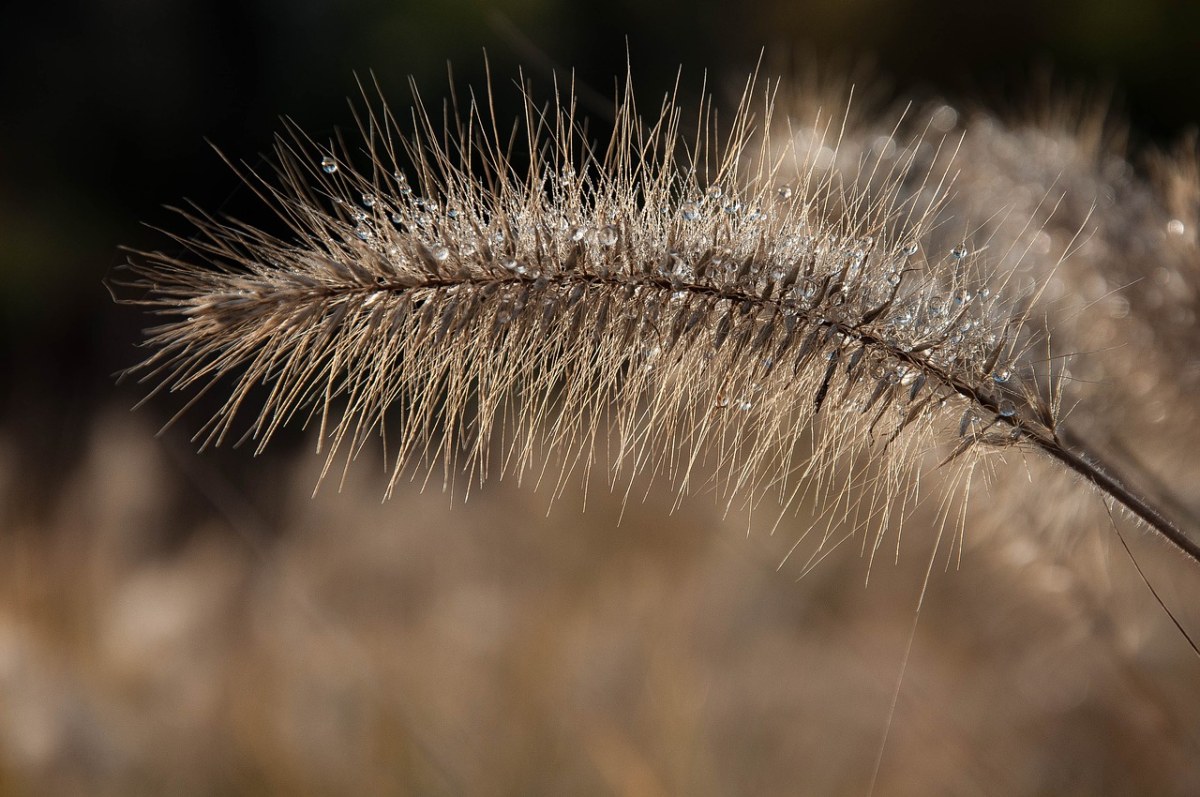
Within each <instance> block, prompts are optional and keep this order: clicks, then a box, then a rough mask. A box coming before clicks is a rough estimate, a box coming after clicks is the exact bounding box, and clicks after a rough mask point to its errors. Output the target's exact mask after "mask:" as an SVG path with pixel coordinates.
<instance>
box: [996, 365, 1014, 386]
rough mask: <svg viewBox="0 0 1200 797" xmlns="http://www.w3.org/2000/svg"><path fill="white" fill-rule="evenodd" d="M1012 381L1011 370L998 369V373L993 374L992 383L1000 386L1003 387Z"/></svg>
mask: <svg viewBox="0 0 1200 797" xmlns="http://www.w3.org/2000/svg"><path fill="white" fill-rule="evenodd" d="M1010 379H1012V369H1011V368H998V369H997V370H996V372H995V373H994V374H992V381H993V382H995V383H996V384H998V385H1002V384H1004V383H1005V382H1007V381H1008V380H1010Z"/></svg>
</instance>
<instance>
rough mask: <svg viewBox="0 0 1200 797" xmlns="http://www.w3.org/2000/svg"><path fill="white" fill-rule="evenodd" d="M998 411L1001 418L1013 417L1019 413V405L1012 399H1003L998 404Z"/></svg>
mask: <svg viewBox="0 0 1200 797" xmlns="http://www.w3.org/2000/svg"><path fill="white" fill-rule="evenodd" d="M996 412H997V413H999V415H1000V417H1001V418H1011V417H1012V416H1014V415H1016V414H1017V405H1016V404H1013V403H1012V400H1011V399H1001V401H1000V403H999V404H997V405H996Z"/></svg>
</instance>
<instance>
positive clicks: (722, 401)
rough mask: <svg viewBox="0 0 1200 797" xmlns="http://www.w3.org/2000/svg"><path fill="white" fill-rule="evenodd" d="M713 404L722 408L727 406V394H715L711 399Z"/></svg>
mask: <svg viewBox="0 0 1200 797" xmlns="http://www.w3.org/2000/svg"><path fill="white" fill-rule="evenodd" d="M713 405H714V406H716V407H722V408H723V407H728V406H729V396H726V395H725V394H724V393H722V394H721V395H719V396H717V397H716V398H715V399H714V400H713Z"/></svg>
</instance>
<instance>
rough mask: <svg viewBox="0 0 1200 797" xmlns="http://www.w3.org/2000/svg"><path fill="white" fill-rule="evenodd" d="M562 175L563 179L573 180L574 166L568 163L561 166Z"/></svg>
mask: <svg viewBox="0 0 1200 797" xmlns="http://www.w3.org/2000/svg"><path fill="white" fill-rule="evenodd" d="M562 176H563V179H564V180H574V179H575V167H574V166H572V165H571V164H569V163H568V164H567V165H566V166H564V167H562Z"/></svg>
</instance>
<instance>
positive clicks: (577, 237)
mask: <svg viewBox="0 0 1200 797" xmlns="http://www.w3.org/2000/svg"><path fill="white" fill-rule="evenodd" d="M587 234H588V228H587V227H584V226H583V225H582V224H581V225H579V226H578V227H576V228H575V229H573V230H571V240H572V241H582V240H583V239H584V236H586V235H587Z"/></svg>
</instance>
